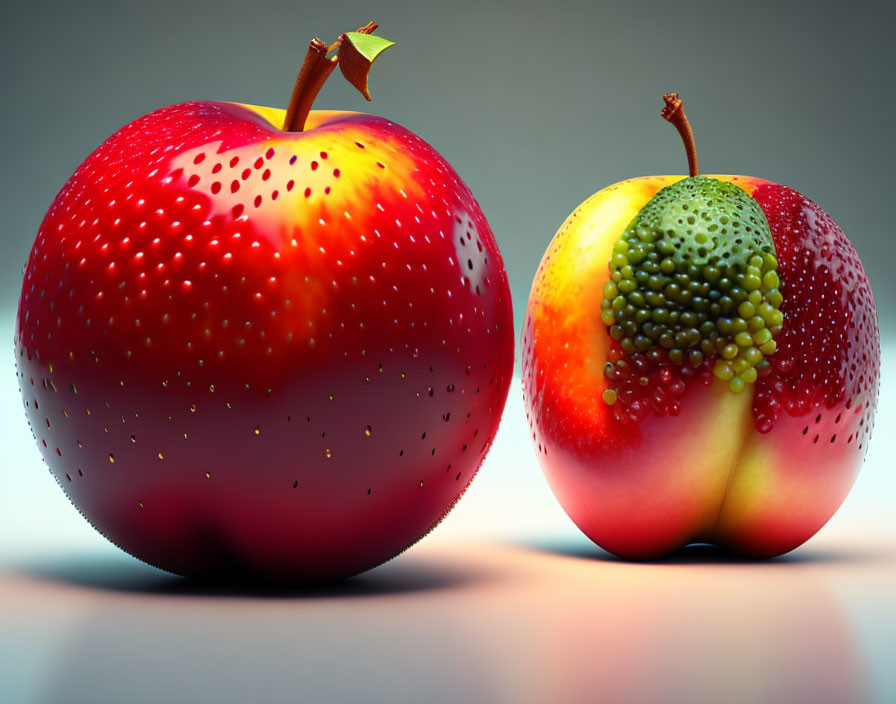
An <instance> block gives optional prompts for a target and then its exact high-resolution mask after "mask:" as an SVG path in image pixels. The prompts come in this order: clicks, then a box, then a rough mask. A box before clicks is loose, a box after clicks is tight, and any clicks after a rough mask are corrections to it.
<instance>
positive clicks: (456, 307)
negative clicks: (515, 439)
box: [15, 27, 513, 580]
mask: <svg viewBox="0 0 896 704" xmlns="http://www.w3.org/2000/svg"><path fill="white" fill-rule="evenodd" d="M370 29H371V27H367V28H364V29H363V30H362V32H365V31H369V30H370ZM365 41H367V39H365V37H364V36H363V34H361V35H359V34H355V33H350V34H349V35H343V36H342V38H341V40H340V43H338V44H337V45H334V46H332V47H329V48H328V47H326V46H325V45H323V44H322V43H321V42H319V41H317V40H315V43H312V46H311V49H309V53H308V57H307V58H306V61H305V64H304V65H303V68H302V73H301V74H300V76H299V81H298V82H297V85H296V91H295V93H294V96H293V101H292V103H291V108H290V111H289V116H288V117H286V116H285V115H284V112H283V111H282V110H274V109H269V108H259V107H252V106H247V105H238V104H234V103H221V102H191V103H185V104H183V105H175V106H172V107H168V108H164V109H162V110H159V111H157V112H153V113H151V114H149V115H146V116H144V117H141V118H139V119H138V120H135V121H134V122H132V123H130V124H129V125H127V126H125V127H124V128H122V129H121V130H120V131H118V132H117V133H115V134H114V135H112V136H111V137H110V138H109V139H108V140H107V141H106V142H104V143H103V144H102V145H101V146H100V147H99V148H98V149H97V150H96V151H95V152H94V153H93V154H92V155H91V156H90V157H89V158H88V159H87V160H86V161H85V162H84V163H83V164H82V165H81V166H80V167H79V168H78V169H77V171H76V172H75V173H74V175H73V176H72V177H71V178H70V179H69V181H68V182H67V183H66V184H65V186H64V187H63V188H62V190H61V191H60V193H59V195H58V196H57V198H56V200H55V201H54V203H53V204H52V206H51V207H50V209H49V212H48V213H47V215H46V217H45V219H44V221H43V223H42V225H41V227H40V231H39V232H38V235H37V239H36V241H35V244H34V248H33V250H32V252H31V256H30V258H29V259H28V263H27V266H26V269H25V277H24V284H23V287H22V295H21V300H20V303H19V311H18V322H17V329H16V338H15V343H16V359H17V363H18V374H19V381H20V385H21V389H22V394H23V399H24V403H25V408H26V412H27V416H28V420H29V422H30V425H31V427H32V430H33V432H34V435H35V438H36V440H37V442H38V445H39V448H40V450H41V452H42V454H43V457H44V459H45V460H46V462H47V464H48V465H49V468H50V471H51V472H52V474H53V476H54V477H55V478H56V479H57V480H58V481H59V483H60V484H61V486H62V488H63V489H64V490H65V492H66V494H67V495H68V496H69V497H70V498H71V500H72V502H73V503H74V504H75V506H76V507H77V508H78V510H80V511H81V513H82V514H83V515H84V516H85V517H86V518H87V519H88V520H89V521H90V522H91V523H92V524H93V525H94V526H95V527H96V528H97V530H99V531H100V532H101V533H102V534H104V535H105V536H106V537H108V538H109V539H110V540H111V541H113V542H114V543H115V544H116V545H118V546H120V547H121V548H122V549H124V550H126V551H128V552H130V553H132V554H133V555H135V556H137V557H139V558H140V559H142V560H145V561H146V562H149V563H151V564H153V565H157V566H159V567H162V568H164V569H167V570H170V571H172V572H176V573H180V574H184V575H208V574H215V573H220V572H228V571H236V572H240V573H243V574H254V575H256V576H261V577H269V578H276V579H290V580H292V579H297V580H303V579H327V578H335V577H341V576H345V575H351V574H354V573H357V572H359V571H362V570H365V569H367V568H370V567H373V566H375V565H377V564H379V563H381V562H383V561H385V560H388V559H389V558H391V557H392V556H394V555H396V554H397V553H399V552H400V551H402V550H404V549H405V548H407V547H408V546H409V545H411V544H412V543H414V542H415V541H416V540H418V539H419V538H420V537H421V536H423V535H425V534H426V533H427V532H428V531H429V530H431V529H432V528H433V527H434V526H435V525H436V524H437V523H438V522H439V521H440V520H441V519H442V518H443V517H444V516H445V515H446V513H447V512H448V511H449V510H450V509H451V507H452V506H453V504H454V503H455V502H456V501H457V500H458V499H459V498H460V496H461V495H462V494H463V492H464V489H465V488H466V486H467V485H468V484H469V482H470V480H471V479H472V478H473V475H474V474H475V473H476V471H477V469H478V467H479V465H480V463H481V462H482V460H483V458H484V456H485V453H486V451H487V450H488V448H489V445H490V443H491V441H492V439H493V437H494V435H495V432H496V429H497V427H498V421H499V419H500V416H501V412H502V409H503V406H504V402H505V398H506V395H507V390H508V386H509V383H510V379H511V374H512V365H513V332H512V318H511V301H510V293H509V290H508V285H507V278H506V275H505V272H504V268H503V264H502V260H501V255H500V253H499V251H498V248H497V245H496V243H495V239H494V237H493V235H492V232H491V230H490V229H489V226H488V223H487V222H486V219H485V217H484V216H483V214H482V211H481V210H480V208H479V206H478V204H477V202H476V200H475V198H474V197H473V195H472V194H471V192H470V190H469V189H468V188H467V186H466V185H464V183H463V182H462V181H461V179H460V178H459V177H458V176H457V174H456V173H455V172H454V170H453V169H452V168H451V166H450V165H449V164H448V163H447V162H446V161H445V160H444V159H443V158H442V157H441V156H440V155H439V154H438V153H437V152H436V151H435V150H434V149H433V148H432V147H431V146H429V145H428V144H427V143H426V142H424V141H423V140H422V139H420V138H419V137H417V136H416V135H414V134H413V133H411V132H409V131H407V130H406V129H404V128H402V127H400V126H398V125H396V124H395V123H393V122H391V121H389V120H386V119H383V118H380V117H374V116H372V115H364V114H359V113H345V112H311V113H310V114H309V112H308V111H309V109H310V105H311V100H313V97H314V94H316V92H317V89H319V88H320V86H321V85H322V83H323V80H324V79H325V78H326V76H327V75H328V74H329V72H330V71H332V69H333V67H334V66H335V65H336V62H337V57H330V56H328V53H332V52H333V51H338V52H339V53H338V60H339V62H340V64H341V63H350V64H351V65H350V66H348V67H347V68H346V67H344V69H345V72H346V73H347V75H349V77H350V78H353V82H354V83H356V84H357V85H359V86H360V87H361V88H362V89H364V90H366V69H367V68H369V64H370V61H372V59H373V58H374V57H375V55H376V54H377V53H378V52H379V51H381V50H382V48H383V46H384V45H383V43H382V42H380V43H379V44H377V43H376V41H375V38H370V43H369V44H365ZM359 66H360V68H359ZM359 76H360V77H361V80H358V77H359ZM306 118H307V121H306ZM284 128H286V129H284Z"/></svg>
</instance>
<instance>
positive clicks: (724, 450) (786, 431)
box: [523, 95, 880, 558]
mask: <svg viewBox="0 0 896 704" xmlns="http://www.w3.org/2000/svg"><path fill="white" fill-rule="evenodd" d="M666 98H667V107H666V109H665V111H664V116H665V117H667V119H669V120H670V121H672V122H673V123H675V124H676V126H678V127H679V129H680V131H681V132H682V134H683V136H684V137H685V141H686V145H687V149H688V156H689V162H690V165H691V176H690V177H688V178H685V177H682V176H653V177H645V178H636V179H631V180H628V181H623V182H622V183H617V184H615V185H613V186H610V187H608V188H605V189H604V190H602V191H600V192H599V193H597V194H595V195H594V196H592V197H591V198H589V199H588V200H587V201H585V203H583V204H582V205H581V206H580V207H579V208H578V209H576V211H575V212H574V213H573V214H572V215H571V216H570V217H569V219H568V220H567V221H566V222H565V223H564V225H563V226H562V227H561V228H560V230H559V231H558V232H557V234H556V236H555V237H554V240H553V242H551V245H550V247H549V248H548V251H547V253H546V254H545V256H544V259H543V260H542V262H541V267H540V268H539V270H538V273H537V275H536V277H535V282H534V284H533V286H532V292H531V295H530V297H529V303H528V308H527V311H526V321H525V328H524V330H523V385H524V394H525V398H526V404H527V409H528V418H529V423H530V429H531V433H532V439H533V441H534V443H535V445H536V448H537V450H538V458H539V461H540V463H541V466H542V468H543V469H544V472H545V475H546V476H547V479H548V482H549V483H550V485H551V488H552V489H553V491H554V493H555V494H556V496H557V498H558V499H559V500H560V503H561V504H562V505H563V507H564V508H565V509H566V511H567V513H568V514H569V515H570V517H571V518H572V519H573V521H574V522H575V523H576V524H577V525H578V526H579V527H580V528H581V529H582V530H583V531H584V532H585V534H586V535H588V536H589V537H590V538H591V539H592V540H593V541H594V542H596V543H597V544H598V545H600V546H601V547H603V548H605V549H607V550H609V551H611V552H613V553H616V554H618V555H621V556H625V557H630V558H648V557H655V556H659V555H662V554H664V553H668V552H670V551H672V550H675V549H676V548H678V547H680V546H683V545H685V544H687V543H691V542H709V543H715V544H718V545H721V546H724V547H726V548H729V549H731V550H732V551H735V552H739V553H742V554H745V555H750V556H759V557H768V556H773V555H778V554H781V553H784V552H787V551H789V550H792V549H793V548H795V547H797V546H798V545H800V544H801V543H803V542H804V541H805V540H807V539H808V538H810V537H811V536H812V535H813V534H814V533H815V532H816V531H817V530H818V529H819V528H821V526H822V525H824V523H825V522H826V521H827V520H828V519H829V518H830V517H831V516H832V515H833V513H834V512H835V511H836V509H837V508H838V506H839V505H840V504H841V502H842V501H843V499H844V498H845V497H846V494H847V492H848V491H849V489H850V487H851V486H852V484H853V481H854V480H855V477H856V473H857V472H858V470H859V467H860V465H861V463H862V460H863V457H864V455H865V452H866V451H867V448H868V439H869V436H870V434H871V426H872V423H873V419H874V411H875V407H876V403H877V388H878V374H879V366H880V343H879V336H878V329H877V318H876V313H875V307H874V298H873V296H872V293H871V288H870V286H869V284H868V280H867V278H866V276H865V271H864V269H863V268H862V264H861V262H860V261H859V258H858V256H857V255H856V252H855V249H854V248H853V246H852V244H851V243H850V242H849V240H848V239H847V238H846V236H845V235H844V234H843V232H842V230H841V229H840V228H839V227H838V226H837V224H836V223H835V222H834V221H833V220H832V219H831V217H830V216H829V215H828V214H827V213H826V212H825V211H824V210H822V209H821V208H820V207H819V206H818V205H816V204H815V203H813V202H812V201H810V200H809V199H807V198H806V197H804V196H802V195H800V194H799V193H797V192H796V191H794V190H793V189H791V188H787V187H786V186H781V185H778V184H775V183H772V182H770V181H765V180H762V179H757V178H752V177H746V176H712V177H701V176H698V171H697V160H696V152H695V151H694V148H693V139H692V136H691V134H690V128H689V127H688V125H687V122H686V119H685V118H684V112H683V109H682V107H681V101H680V100H678V98H677V96H675V95H670V96H667V97H666Z"/></svg>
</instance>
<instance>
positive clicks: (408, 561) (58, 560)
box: [3, 554, 494, 599]
mask: <svg viewBox="0 0 896 704" xmlns="http://www.w3.org/2000/svg"><path fill="white" fill-rule="evenodd" d="M3 571H7V572H14V573H17V574H19V575H21V576H24V577H28V578H31V579H37V580H42V581H48V582H55V583H57V584H63V585H68V586H74V587H83V588H88V589H95V590H101V591H109V592H119V593H129V594H145V595H156V596H199V597H210V598H215V597H227V598H232V597H247V598H255V599H323V598H359V597H376V596H386V595H391V594H405V593H421V592H434V591H440V590H447V589H457V588H461V587H466V586H469V585H472V584H476V583H480V582H482V581H486V580H488V579H491V578H493V577H494V574H489V573H487V572H485V571H483V570H481V569H474V568H472V567H458V565H457V564H451V565H447V564H442V565H439V564H438V563H436V561H434V560H430V559H421V558H418V557H414V556H408V557H405V556H399V557H397V558H395V559H394V560H392V561H390V562H388V563H386V564H384V565H381V566H380V567H376V568H373V569H371V570H368V571H367V572H363V573H361V574H359V575H356V576H354V577H350V578H346V579H342V580H334V581H331V582H320V583H311V584H277V583H270V582H261V581H257V580H255V581H253V580H244V579H239V578H229V577H225V578H214V579H189V578H186V577H181V576H178V575H175V574H171V573H169V572H165V571H164V570H160V569H157V568H155V567H152V566H150V565H147V564H145V563H143V562H140V561H139V560H137V559H136V558H133V557H130V556H129V555H125V554H118V555H116V554H108V555H80V556H65V557H46V558H41V559H37V560H31V561H28V562H23V563H19V564H15V565H8V566H6V567H5V569H4V570H3Z"/></svg>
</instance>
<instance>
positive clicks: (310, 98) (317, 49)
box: [283, 22, 378, 132]
mask: <svg viewBox="0 0 896 704" xmlns="http://www.w3.org/2000/svg"><path fill="white" fill-rule="evenodd" d="M377 26H378V25H377V24H376V22H368V23H367V24H365V25H364V26H363V27H360V28H359V29H358V32H360V33H361V34H371V33H372V32H373V31H374V30H375V29H376V28H377ZM344 36H345V35H344V34H343V35H340V36H339V39H337V40H336V41H335V42H333V43H332V44H330V45H329V46H328V45H327V44H325V43H324V42H322V41H321V40H320V39H316V38H315V39H312V40H311V44H310V45H309V46H308V52H307V53H306V54H305V60H304V61H303V62H302V67H301V68H300V69H299V75H298V76H297V77H296V84H295V86H293V89H292V97H291V98H290V99H289V107H288V108H287V109H286V119H285V120H284V121H283V129H284V131H286V132H301V131H303V130H304V129H305V120H307V119H308V113H310V112H311V106H312V105H313V104H314V100H315V98H317V94H318V93H319V92H320V89H321V88H323V85H324V83H326V82H327V79H328V78H329V77H330V74H331V73H333V69H335V68H336V64H338V63H339V58H338V56H332V57H328V56H327V55H328V54H329V53H330V52H331V51H333V50H334V49H338V48H339V45H340V43H341V42H342V37H344Z"/></svg>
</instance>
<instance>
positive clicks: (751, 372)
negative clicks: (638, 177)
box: [601, 176, 783, 393]
mask: <svg viewBox="0 0 896 704" xmlns="http://www.w3.org/2000/svg"><path fill="white" fill-rule="evenodd" d="M779 284H780V281H779V279H778V275H777V260H776V259H775V248H774V243H773V241H772V236H771V231H770V230H769V226H768V221H767V220H766V219H765V215H764V214H763V213H762V210H761V209H760V207H759V204H758V203H757V202H756V201H755V200H753V198H752V197H750V195H749V194H747V192H746V191H744V190H743V189H741V188H739V187H738V186H735V185H734V184H732V183H728V182H725V181H719V180H717V179H713V178H707V177H704V176H694V177H690V178H686V179H683V180H681V181H679V182H677V183H675V184H673V185H671V186H667V187H666V188H663V189H662V190H660V191H659V192H658V193H657V194H656V195H655V196H654V197H653V198H652V199H651V200H650V201H649V202H648V203H647V204H646V205H645V206H644V207H643V208H642V209H641V210H640V211H639V212H638V214H637V215H636V216H635V218H634V219H633V220H632V221H631V223H629V225H628V227H626V229H625V231H624V232H623V234H622V236H621V237H620V239H619V241H618V242H617V243H616V244H615V245H614V248H613V256H612V258H611V260H610V280H609V281H608V282H607V284H606V286H605V287H604V292H603V293H604V295H603V301H602V304H601V307H602V313H601V319H602V320H603V322H604V323H605V324H606V325H607V326H608V327H609V331H610V335H611V336H612V337H613V338H614V339H615V340H617V341H618V342H619V344H620V346H621V348H622V350H623V352H625V353H626V354H627V355H632V354H637V353H646V352H648V351H649V350H651V349H654V348H657V347H660V348H663V349H665V350H667V353H668V359H669V361H670V362H672V363H674V364H679V363H688V364H691V365H692V366H694V367H697V366H700V365H701V364H703V362H704V361H705V360H706V359H707V358H710V357H715V358H716V362H715V365H714V369H713V371H714V373H715V375H716V376H717V377H719V378H720V379H723V380H725V381H727V382H728V383H729V386H730V388H731V390H732V391H733V392H735V393H738V392H740V391H742V390H743V389H744V388H745V386H746V385H747V384H752V383H753V382H755V381H756V378H757V374H758V372H759V371H761V370H762V368H763V367H764V366H765V365H767V364H768V362H767V361H766V360H765V357H767V356H768V355H770V354H772V353H774V351H775V346H776V343H775V340H774V336H775V335H776V334H777V332H778V331H779V330H780V329H781V325H782V323H783V315H782V313H781V311H780V310H779V308H780V305H781V302H782V300H783V297H782V295H781V293H780V291H779V290H778V287H779Z"/></svg>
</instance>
